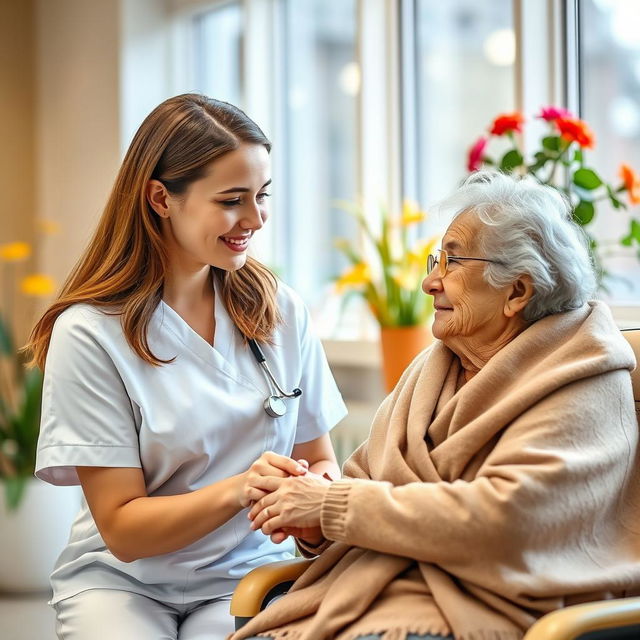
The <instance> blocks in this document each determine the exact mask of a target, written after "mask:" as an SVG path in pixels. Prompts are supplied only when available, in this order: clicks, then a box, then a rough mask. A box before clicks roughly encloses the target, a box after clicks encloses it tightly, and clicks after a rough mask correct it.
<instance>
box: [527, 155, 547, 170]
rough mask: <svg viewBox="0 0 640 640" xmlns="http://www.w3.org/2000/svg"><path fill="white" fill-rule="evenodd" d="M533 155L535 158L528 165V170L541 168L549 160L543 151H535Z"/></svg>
mask: <svg viewBox="0 0 640 640" xmlns="http://www.w3.org/2000/svg"><path fill="white" fill-rule="evenodd" d="M533 157H534V158H535V162H533V163H532V164H530V165H529V167H528V169H529V171H533V172H535V171H538V169H542V167H544V165H545V164H547V162H549V160H550V158H549V156H548V155H547V154H546V153H545V152H544V151H538V152H536V153H535V154H534V155H533Z"/></svg>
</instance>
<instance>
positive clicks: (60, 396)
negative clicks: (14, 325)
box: [36, 307, 141, 485]
mask: <svg viewBox="0 0 640 640" xmlns="http://www.w3.org/2000/svg"><path fill="white" fill-rule="evenodd" d="M98 313H99V312H97V311H95V310H92V309H84V308H82V307H70V308H69V309H67V310H66V311H64V312H63V313H62V314H61V315H60V316H59V317H58V319H57V320H56V323H55V325H54V328H53V333H52V336H51V342H50V346H49V351H48V354H47V361H46V365H45V373H44V385H43V393H42V417H41V420H40V437H39V439H38V450H37V457H36V476H37V477H38V478H40V479H41V480H45V481H46V482H50V483H52V484H56V485H72V484H79V480H78V476H77V474H76V470H75V467H76V466H90V467H91V466H95V467H140V466H141V464H140V455H139V449H138V435H137V430H136V426H135V420H134V414H133V409H132V406H131V401H130V399H129V396H128V394H127V392H126V389H125V386H124V383H123V381H122V378H121V377H120V374H119V373H118V370H117V368H116V366H115V364H114V362H113V360H112V358H111V357H110V356H109V354H108V353H107V351H106V350H105V348H104V347H103V346H102V345H101V343H100V338H101V336H100V331H99V327H98V324H99V323H98V320H99V318H98V317H97V314H98Z"/></svg>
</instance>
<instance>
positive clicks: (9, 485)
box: [3, 476, 28, 511]
mask: <svg viewBox="0 0 640 640" xmlns="http://www.w3.org/2000/svg"><path fill="white" fill-rule="evenodd" d="M27 478H28V476H11V477H9V478H4V480H3V482H4V492H5V498H6V501H7V507H8V508H9V511H15V510H16V509H17V508H18V506H19V505H20V501H21V500H22V496H23V495H24V490H25V488H26V486H27Z"/></svg>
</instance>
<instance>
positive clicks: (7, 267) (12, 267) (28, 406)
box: [0, 242, 79, 592]
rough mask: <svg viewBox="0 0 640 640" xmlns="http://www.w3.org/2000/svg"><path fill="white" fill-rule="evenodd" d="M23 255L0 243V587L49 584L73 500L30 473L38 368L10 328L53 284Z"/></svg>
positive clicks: (73, 492) (16, 246)
mask: <svg viewBox="0 0 640 640" xmlns="http://www.w3.org/2000/svg"><path fill="white" fill-rule="evenodd" d="M30 254H31V247H30V246H29V245H28V244H26V243H23V242H14V243H10V244H6V245H2V246H0V269H1V271H2V275H1V283H2V306H1V307H0V511H1V512H2V514H1V517H0V549H2V553H1V554H0V590H2V591H11V592H25V591H42V590H45V589H47V588H48V585H49V574H50V573H51V569H52V568H53V563H54V562H55V559H56V557H57V555H58V553H59V552H60V551H61V549H62V547H63V545H64V543H65V541H66V539H67V537H68V532H69V526H70V523H71V519H72V518H73V517H74V516H75V513H76V512H77V510H78V506H79V500H78V492H77V489H76V488H75V487H74V488H71V489H69V490H67V491H64V490H62V491H61V490H60V489H59V488H57V487H50V486H49V485H47V484H45V483H43V482H41V481H40V480H37V479H36V478H35V477H34V475H33V473H34V467H35V454H36V446H37V441H38V431H39V425H40V401H41V395H42V373H41V372H40V370H38V369H35V368H28V367H27V366H26V356H25V354H24V353H23V352H21V351H20V349H19V347H18V345H17V344H16V340H15V327H16V326H17V325H18V319H19V318H20V319H22V318H23V317H24V316H25V313H24V312H25V306H27V305H28V301H29V300H30V299H33V298H38V297H42V296H49V295H50V294H51V293H52V292H53V290H54V288H55V286H54V283H53V281H52V280H51V278H49V277H48V276H46V275H42V274H32V275H23V271H24V263H25V262H26V261H27V260H28V258H29V256H30ZM21 312H22V313H21ZM30 319H31V318H30Z"/></svg>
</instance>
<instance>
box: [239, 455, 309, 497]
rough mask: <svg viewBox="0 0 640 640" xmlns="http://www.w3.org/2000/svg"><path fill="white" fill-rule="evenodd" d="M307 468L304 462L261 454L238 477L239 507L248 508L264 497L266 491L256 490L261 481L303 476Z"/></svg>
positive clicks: (306, 463) (307, 465)
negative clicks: (272, 478)
mask: <svg viewBox="0 0 640 640" xmlns="http://www.w3.org/2000/svg"><path fill="white" fill-rule="evenodd" d="M308 468H309V463H308V462H307V461H306V460H292V459H291V458H289V457H287V456H281V455H279V454H277V453H274V452H273V451H267V452H265V453H263V454H262V455H261V456H260V457H259V458H258V459H257V460H256V461H255V462H254V463H253V464H252V465H251V466H250V467H249V468H248V469H247V470H246V471H245V472H244V473H243V474H240V475H239V476H238V501H239V502H240V505H241V506H243V507H250V506H251V505H253V504H254V503H255V502H256V501H257V500H260V498H262V497H263V496H264V495H266V491H264V490H262V489H260V488H258V487H259V485H260V480H261V479H264V478H269V477H278V478H285V477H288V476H289V475H294V476H296V475H304V474H305V473H307V469H308Z"/></svg>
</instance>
